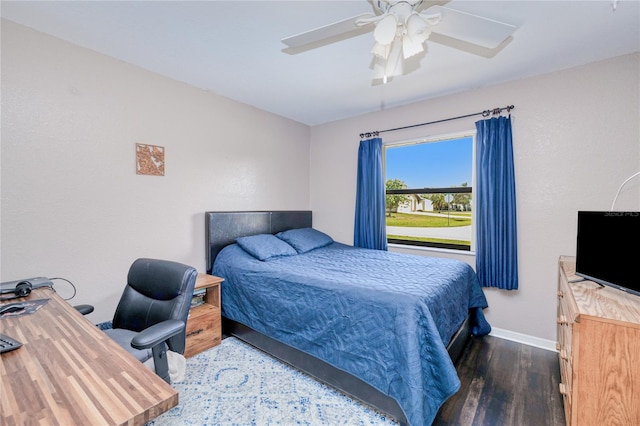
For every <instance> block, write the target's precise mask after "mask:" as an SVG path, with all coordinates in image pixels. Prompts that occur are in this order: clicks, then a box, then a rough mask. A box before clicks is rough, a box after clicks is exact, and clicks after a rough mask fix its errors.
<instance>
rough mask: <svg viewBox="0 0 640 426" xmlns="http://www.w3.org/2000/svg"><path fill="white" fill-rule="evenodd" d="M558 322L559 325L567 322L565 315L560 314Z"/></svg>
mask: <svg viewBox="0 0 640 426" xmlns="http://www.w3.org/2000/svg"><path fill="white" fill-rule="evenodd" d="M558 324H560V325H565V324H568V322H567V317H565V316H564V315H560V316H559V317H558Z"/></svg>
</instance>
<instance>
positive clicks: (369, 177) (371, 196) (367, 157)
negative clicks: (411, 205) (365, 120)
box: [353, 138, 387, 250]
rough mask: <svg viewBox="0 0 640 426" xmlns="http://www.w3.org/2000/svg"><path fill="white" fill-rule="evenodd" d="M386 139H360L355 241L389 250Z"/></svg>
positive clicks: (358, 244) (368, 246)
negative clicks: (386, 213) (384, 169)
mask: <svg viewBox="0 0 640 426" xmlns="http://www.w3.org/2000/svg"><path fill="white" fill-rule="evenodd" d="M385 198H386V197H385V186H384V174H383V170H382V139H380V138H374V139H367V140H363V141H360V148H358V186H357V189H356V218H355V226H354V230H353V245H354V246H356V247H362V248H369V249H376V250H387V227H386V218H385Z"/></svg>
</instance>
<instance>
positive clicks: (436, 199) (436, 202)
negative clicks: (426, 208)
mask: <svg viewBox="0 0 640 426" xmlns="http://www.w3.org/2000/svg"><path fill="white" fill-rule="evenodd" d="M429 199H430V200H431V205H432V206H433V210H447V201H446V200H445V199H444V194H430V195H429Z"/></svg>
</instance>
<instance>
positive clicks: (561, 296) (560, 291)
mask: <svg viewBox="0 0 640 426" xmlns="http://www.w3.org/2000/svg"><path fill="white" fill-rule="evenodd" d="M558 297H559V298H563V297H564V293H563V292H562V290H558Z"/></svg>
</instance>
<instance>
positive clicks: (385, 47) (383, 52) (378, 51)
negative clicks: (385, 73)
mask: <svg viewBox="0 0 640 426" xmlns="http://www.w3.org/2000/svg"><path fill="white" fill-rule="evenodd" d="M389 50H391V45H390V44H380V43H378V42H376V43H375V44H374V45H373V49H371V53H372V54H373V56H375V57H376V58H380V59H387V58H388V57H389Z"/></svg>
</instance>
